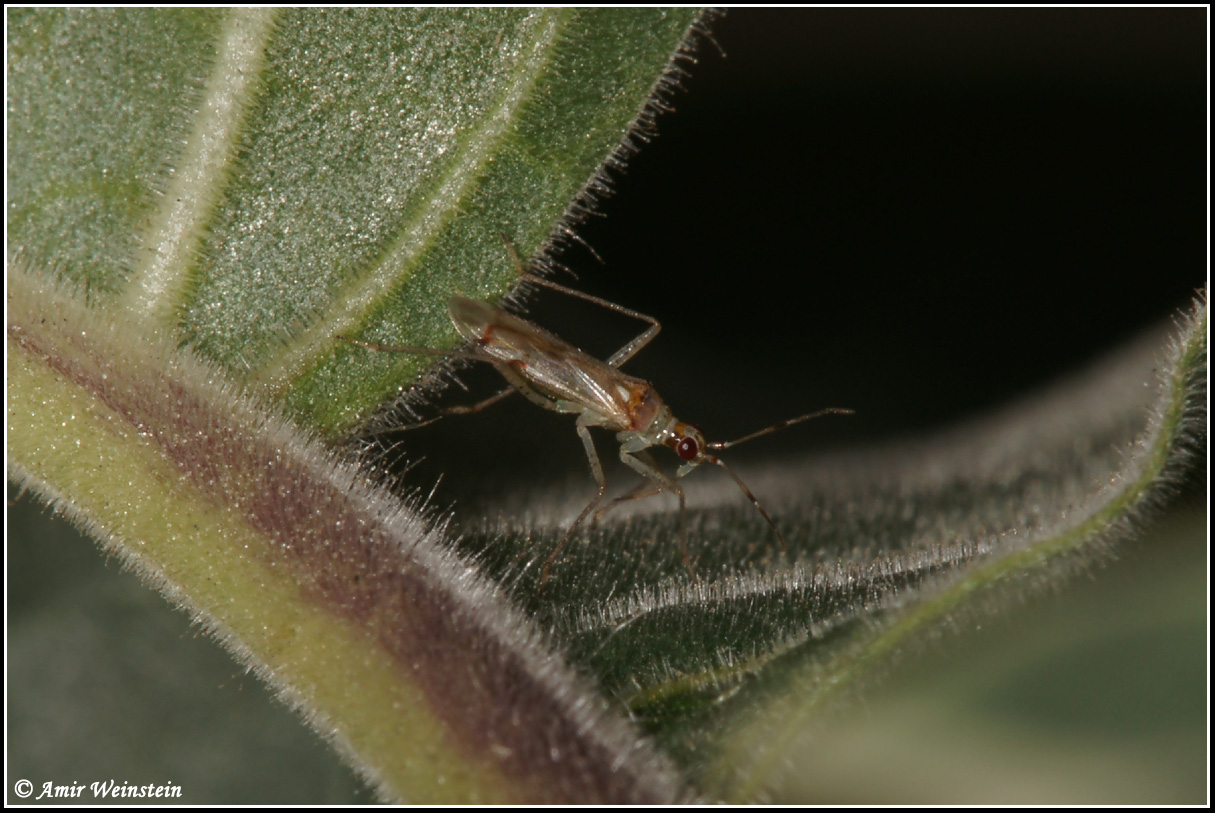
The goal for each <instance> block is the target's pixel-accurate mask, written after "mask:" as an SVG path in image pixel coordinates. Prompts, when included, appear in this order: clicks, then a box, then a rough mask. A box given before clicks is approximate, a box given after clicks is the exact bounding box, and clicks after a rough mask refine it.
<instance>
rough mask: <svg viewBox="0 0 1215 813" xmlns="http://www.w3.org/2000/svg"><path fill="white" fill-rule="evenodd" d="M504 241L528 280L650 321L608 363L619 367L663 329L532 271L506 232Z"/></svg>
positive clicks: (516, 265)
mask: <svg viewBox="0 0 1215 813" xmlns="http://www.w3.org/2000/svg"><path fill="white" fill-rule="evenodd" d="M502 241H503V242H504V243H506V250H507V251H509V252H510V256H511V259H513V260H514V261H515V267H516V268H518V269H519V276H520V277H522V278H523V279H525V280H527V281H528V282H534V283H535V284H536V285H543V286H544V287H545V288H550V289H552V290H554V291H560V292H561V293H563V294H568V295H569V296H576V297H578V298H579V299H584V300H586V301H587V302H593V303H595V304H596V305H600V306H602V307H605V308H607V309H608V310H613V311H615V312H616V313H619V314H622V315H624V316H631V317H632V318H634V319H640V320H641V321H643V322H649V323H650V326H649V327H647V328H646V329H645V330H644V331H642V332H641V335H639V336H638V337H637V338H635V339H633V340H632V341H631V342H629V343H628V344H626V345H625V346H624V347H622V348H620V349H619V350H617V351H616V352H615V353H613V354H612V355H611V356H610V357H609V358H608V360H607V363H608V364H609V365H610V366H612V367H619V366H620V365H622V364H624V363H625V362H626V361H628V360H629V359H631V358H632V357H633V356H635V355H637V354H638V353H639V352H641V349H642V348H643V347H645V346H646V345H647V344H649V343H650V342H652V341H653V340H654V337H655V336H657V335H658V332H659V331H660V330H662V325H661V324H660V323H659V321H658V320H657V319H655V318H654V317H653V316H650V315H648V314H645V313H641V312H640V311H635V310H632V309H630V308H626V307H624V306H623V305H617V304H616V303H615V302H609V301H608V300H606V299H602V298H601V297H597V296H594V295H593V294H588V293H586V292H584V291H579V290H576V289H574V288H567V287H565V286H564V285H561V284H559V283H556V282H553V281H552V280H548V279H545V278H544V277H541V276H538V275H536V274H532V273H530V272H529V271H528V270H527V268H526V267H525V266H524V265H523V262H522V261H521V260H520V259H519V254H518V252H516V251H515V247H514V246H513V245H511V242H510V240H508V239H507V237H506V235H505V234H504V235H502Z"/></svg>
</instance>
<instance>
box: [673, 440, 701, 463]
mask: <svg viewBox="0 0 1215 813" xmlns="http://www.w3.org/2000/svg"><path fill="white" fill-rule="evenodd" d="M675 453H676V454H677V455H679V456H680V457H681V458H683V459H684V460H692V459H694V458H695V457H696V456H697V455H699V454H700V446H699V445H697V443H696V441H695V440H693V439H692V438H684V439H683V440H681V441H679V445H678V446H676V447H675Z"/></svg>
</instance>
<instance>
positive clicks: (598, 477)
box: [540, 415, 607, 589]
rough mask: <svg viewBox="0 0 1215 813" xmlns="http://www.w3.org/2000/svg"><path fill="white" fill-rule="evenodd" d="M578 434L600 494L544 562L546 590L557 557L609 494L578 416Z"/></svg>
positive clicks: (595, 454)
mask: <svg viewBox="0 0 1215 813" xmlns="http://www.w3.org/2000/svg"><path fill="white" fill-rule="evenodd" d="M574 428H575V429H576V430H577V432H578V437H580V438H581V439H582V446H583V448H585V449H586V459H587V461H588V462H589V463H590V464H591V476H592V477H594V478H595V483H596V484H597V485H598V486H599V493H598V494H596V495H595V498H594V499H593V500H591V501H590V502H589V503H587V505H586V508H583V509H582V513H581V514H579V515H578V518H577V519H576V520H574V523H573V524H572V525H570V527H569V528H568V529H567V530H566V532H565V536H563V537H561V541H560V542H558V543H557V547H556V548H555V549H554V550H553V552H552V553H550V554H549V556H548V559H546V560H545V562H544V570H543V572H542V573H541V575H540V587H541V589H543V588H544V583H545V582H547V581H548V571H549V568H550V567H552V565H553V562H554V561H556V559H557V556H558V555H559V554H560V553H561V549H562V548H564V547H565V543H566V542H569V541H570V537H571V536H573V535H574V531H576V530H577V529H578V526H579V525H581V524H582V521H583V520H584V519H586V517H587V515H588V514H590V513H591V511H594V510H595V506H597V505H598V504H599V503H600V502H602V501H603V495H604V494H606V493H607V480H606V479H604V477H603V466H602V465H601V464H600V463H599V454H598V453H597V452H596V451H595V441H594V440H592V439H591V432H590V430H589V429H587V424H586V423H585V421H584V418H583V416H581V415H579V416H578V421H577V423H576V424H575V425H574Z"/></svg>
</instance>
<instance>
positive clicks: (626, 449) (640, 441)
mask: <svg viewBox="0 0 1215 813" xmlns="http://www.w3.org/2000/svg"><path fill="white" fill-rule="evenodd" d="M503 239H504V240H505V239H506V238H505V237H503ZM507 250H508V251H509V252H510V254H511V256H512V258H513V259H514V261H515V264H516V266H518V268H519V274H520V276H521V277H522V279H524V280H525V281H527V282H531V283H534V284H536V285H542V286H544V287H546V288H551V289H553V290H554V291H560V292H562V293H565V294H569V295H570V296H575V297H578V298H579V299H584V300H586V301H588V302H594V303H595V304H597V305H601V306H603V307H605V308H608V309H609V310H613V311H615V312H616V313H620V314H624V315H625V316H631V317H633V318H635V319H639V320H641V321H644V322H648V323H649V327H647V328H646V329H645V330H644V331H642V332H641V334H640V335H638V336H637V337H636V338H634V339H633V340H632V341H630V342H629V343H628V344H626V345H625V346H624V347H622V348H620V349H619V350H617V351H616V352H615V353H613V354H612V355H611V356H610V357H609V358H608V360H607V361H600V360H599V359H597V358H594V357H593V356H589V355H587V354H586V353H584V352H582V351H581V350H579V349H578V348H576V347H574V346H573V345H571V344H569V343H568V342H566V341H564V340H562V339H560V338H558V337H557V336H554V335H553V334H552V333H549V332H548V331H546V330H544V329H543V328H541V327H537V326H536V325H534V324H532V323H531V322H528V321H526V320H524V319H520V318H519V317H518V316H514V315H512V314H509V313H507V312H506V311H504V310H501V309H500V308H496V307H494V306H493V305H487V304H486V303H484V302H478V301H477V300H474V299H466V298H465V297H462V296H453V297H452V298H451V299H450V300H448V303H447V309H448V312H449V313H450V314H451V320H452V322H453V323H454V324H455V326H456V330H458V331H459V332H460V335H461V336H463V337H464V338H465V339H466V340H467V341H468V349H467V350H463V351H454V352H453V351H449V350H435V349H433V348H427V347H395V346H392V345H383V344H374V343H372V342H364V341H359V340H357V339H351V338H347V337H345V336H336V337H335V338H337V339H340V340H341V341H344V342H350V343H351V344H357V345H359V346H360V347H366V348H368V349H369V350H379V351H384V352H388V353H411V354H417V355H428V356H444V357H447V358H465V359H470V360H473V361H484V362H487V363H489V364H492V365H493V366H494V368H495V369H497V370H498V372H499V373H501V374H502V377H503V378H505V379H506V380H507V382H508V383H509V384H510V386H509V387H507V388H506V389H504V390H502V391H501V392H499V393H497V394H495V395H493V396H490V397H489V398H487V399H485V400H484V401H481V402H479V403H476V404H472V405H470V406H462V407H452V408H449V409H446V410H444V411H443V412H442V413H440V415H439V416H437V417H435V418H432V419H431V420H428V421H423V422H421V423H418V424H414V425H413V427H408V428H414V427H417V426H423V425H425V424H427V423H432V422H434V421H436V420H438V419H439V418H441V417H443V416H445V415H453V414H469V413H473V412H478V411H480V410H482V409H484V408H485V407H487V406H490V405H491V404H495V403H497V402H498V401H501V400H502V399H503V398H505V397H507V396H508V395H510V394H511V393H513V392H520V393H522V394H523V395H524V397H526V398H527V399H528V400H530V401H531V402H532V403H534V404H536V405H538V406H542V407H544V408H545V409H551V410H554V411H556V412H566V413H573V414H576V415H577V416H578V419H577V421H576V422H575V424H574V428H575V431H577V433H578V437H579V438H581V439H582V445H583V447H584V448H585V449H586V457H587V460H588V462H589V463H590V466H591V474H592V476H594V478H595V482H596V483H597V484H598V486H599V492H598V493H597V494H596V495H595V497H594V499H592V500H591V501H590V502H589V503H587V506H586V508H584V509H582V513H581V514H579V515H578V518H577V519H575V520H574V522H573V524H572V525H570V527H569V529H568V530H566V532H565V535H564V536H563V537H562V538H561V541H560V542H558V543H557V547H556V548H555V549H554V550H553V552H552V553H551V554H549V557H548V559H547V560H546V561H545V563H544V571H543V573H542V575H541V577H540V586H541V587H543V586H544V584H545V582H547V581H548V573H549V568H550V567H551V566H552V564H553V562H554V561H555V560H556V558H557V556H558V555H559V554H560V553H561V549H562V548H563V547H565V543H566V542H568V541H569V539H570V537H571V536H573V534H574V531H576V530H577V529H578V526H579V525H581V524H582V522H583V521H584V520H585V519H586V518H587V517H588V516H589V515H590V514H591V512H595V520H596V521H597V520H598V519H599V518H601V517H602V516H603V515H604V514H606V513H607V512H608V511H610V510H611V509H612V508H615V507H616V506H618V505H620V504H622V503H625V502H628V501H630V500H636V499H642V498H644V497H651V496H654V495H656V494H661V493H662V492H664V491H670V492H672V493H674V494H675V495H676V496H677V497H678V498H679V526H680V553H681V554H682V556H683V562H684V566H685V567H687V569H688V573H689V574H691V576H692V579H693V580H695V579H696V573H695V571H694V570H693V568H692V562H691V559H690V558H689V556H688V545H687V521H686V518H685V514H686V512H687V500H686V499H685V497H684V492H683V487H682V486H681V485H680V484H679V480H680V478H682V477H684V476H685V475H687V474H688V473H689V472H691V471H692V470H693V469H695V468H696V467H697V466H699V465H700V464H701V463H712V464H713V465H716V466H720V467H721V468H722V469H724V470H725V471H726V473H727V474H729V475H730V477H732V478H733V479H734V482H736V483H737V484H738V487H739V488H740V489H741V490H742V492H743V494H745V495H746V496H747V499H749V500H750V501H751V504H752V505H754V506H755V510H757V511H759V513H760V515H761V516H763V518H764V519H765V520H767V522H768V524H769V525H770V526H771V527H772V530H773V531H774V532H775V533H776V538H777V539H778V540H780V544H781V548H782V549H784V548H786V547H787V546H786V544H785V537H784V534H782V533H781V532H780V528H778V527H777V526H776V523H775V522H774V521H773V520H772V517H771V516H769V515H768V512H767V511H765V510H764V508H763V506H762V505H760V504H759V500H757V499H756V498H755V495H754V494H752V493H751V489H749V488H747V485H746V484H745V483H744V482H743V481H742V480H741V479H740V478H739V476H738V475H737V474H735V473H734V471H733V470H732V469H730V468H729V467H728V466H727V465H726V464H725V463H723V462H722V461H721V459H720V458H718V457H716V456H714V455H712V454H709V452H710V451H718V450H721V449H728V448H729V447H731V446H735V445H737V444H739V443H743V442H745V441H748V440H753V439H754V438H758V437H761V436H763V435H767V434H769V433H771V432H776V431H778V430H780V429H784V428H785V427H787V426H792V425H793V424H796V423H801V422H802V421H808V420H810V419H811V418H817V417H819V416H821V415H828V414H837V415H849V414H852V410H850V409H839V408H834V407H832V408H828V409H820V410H818V411H817V412H811V413H810V414H808V415H800V416H798V417H796V418H791V419H789V420H786V421H781V422H780V423H777V424H773V425H772V426H769V427H767V428H766V429H761V430H759V431H758V432H752V433H751V434H749V435H745V436H744V437H741V438H738V439H737V440H731V441H725V442H715V443H706V442H705V438H704V435H703V434H702V433H701V430H700V428H699V427H697V426H695V425H693V424H689V423H684V422H683V421H680V420H678V419H677V418H676V417H675V416H674V415H673V414H672V413H671V409H670V407H668V406H667V405H666V404H664V403H663V402H662V399H661V398H660V397H659V396H658V393H657V392H655V390H654V387H653V386H651V385H650V383H649V382H647V381H643V380H641V379H640V378H634V377H633V376H630V375H626V374H625V373H622V372H621V371H620V366H621V365H622V364H624V363H625V362H626V361H628V360H629V359H631V358H632V357H633V356H635V355H637V353H638V352H640V350H641V349H642V348H643V347H645V346H646V345H647V344H649V343H650V342H651V341H652V340H653V339H654V337H655V336H657V335H658V332H659V331H660V330H661V329H662V325H660V324H659V322H658V320H657V319H655V318H654V317H652V316H647V315H645V314H643V313H639V312H637V311H634V310H630V309H628V308H626V307H623V306H622V305H617V304H616V303H614V302H608V301H607V300H605V299H600V298H599V297H597V296H592V295H590V294H587V293H583V292H582V291H577V290H574V289H573V288H567V287H565V286H564V285H558V284H557V283H555V282H552V281H550V280H547V279H544V278H543V277H539V276H536V275H534V274H529V273H528V272H527V271H526V269H524V267H523V264H522V263H521V262H520V261H519V257H518V255H517V254H516V253H515V250H514V248H513V247H512V246H511V245H510V242H509V241H507ZM592 426H601V427H603V428H605V429H609V430H612V431H614V432H616V440H617V441H619V443H620V459H621V461H623V462H624V464H625V465H626V466H628V467H629V468H631V469H633V470H634V471H636V472H637V473H638V474H640V475H642V476H643V477H645V478H646V481H644V482H642V483H641V484H640V485H639V486H638V487H637V488H635V489H633V490H632V491H630V492H629V493H627V494H625V495H623V496H621V497H617V498H616V499H614V500H612V501H611V502H609V503H608V504H607V505H605V506H603V507H602V508H599V505H600V503H602V502H603V499H604V496H605V495H606V494H607V481H606V480H605V479H604V476H603V466H602V465H600V463H599V455H598V454H597V453H596V451H595V444H594V441H593V440H592V439H591V433H590V431H589V427H592ZM651 446H666V447H667V448H669V449H670V450H671V451H673V452H675V454H676V455H678V456H679V459H680V460H682V461H683V463H682V465H681V466H680V467H679V468H678V470H676V472H675V476H674V477H671V476H668V475H667V474H665V473H663V471H662V469H660V468H659V467H658V464H657V463H656V462H655V461H654V458H653V456H652V455H651V454H650V452H649V448H650V447H651ZM596 509H598V510H596Z"/></svg>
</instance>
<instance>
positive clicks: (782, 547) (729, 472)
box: [705, 438, 789, 550]
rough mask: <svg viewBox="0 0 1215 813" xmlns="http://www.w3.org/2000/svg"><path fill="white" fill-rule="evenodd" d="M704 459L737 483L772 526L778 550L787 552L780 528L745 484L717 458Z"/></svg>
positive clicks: (707, 457)
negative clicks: (724, 471)
mask: <svg viewBox="0 0 1215 813" xmlns="http://www.w3.org/2000/svg"><path fill="white" fill-rule="evenodd" d="M744 440H745V438H744ZM705 458H706V459H707V460H709V461H711V462H713V463H715V464H716V465H718V466H721V467H722V468H723V469H725V470H726V474H728V475H730V476H731V477H733V478H734V482H736V483H738V487H739V488H740V489H742V493H743V494H746V495H747V499H748V500H750V501H751V504H752V505H754V506H755V510H756V511H758V512H759V513H760V516H762V517H763V518H764V519H766V520H767V521H768V524H769V525H771V526H772V530H773V531H775V532H776V538H777V539H778V540H779V541H780V549H781V550H788V549H789V546H788V545H786V544H785V535H784V534H782V533H781V532H780V528H777V527H776V523H775V522H773V521H772V517H770V516H768V512H767V511H765V510H764V507H763V506H762V505H760V504H759V500H757V499H755V495H754V494H752V493H751V489H749V488H747V484H746V483H744V482H743V481H742V478H741V477H739V476H738V475H737V474H735V473H734V469H732V468H730V467H729V466H727V465H726V464H725V463H724V462H723V461H722V460H721V458H719V457H713V456H712V455H705Z"/></svg>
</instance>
